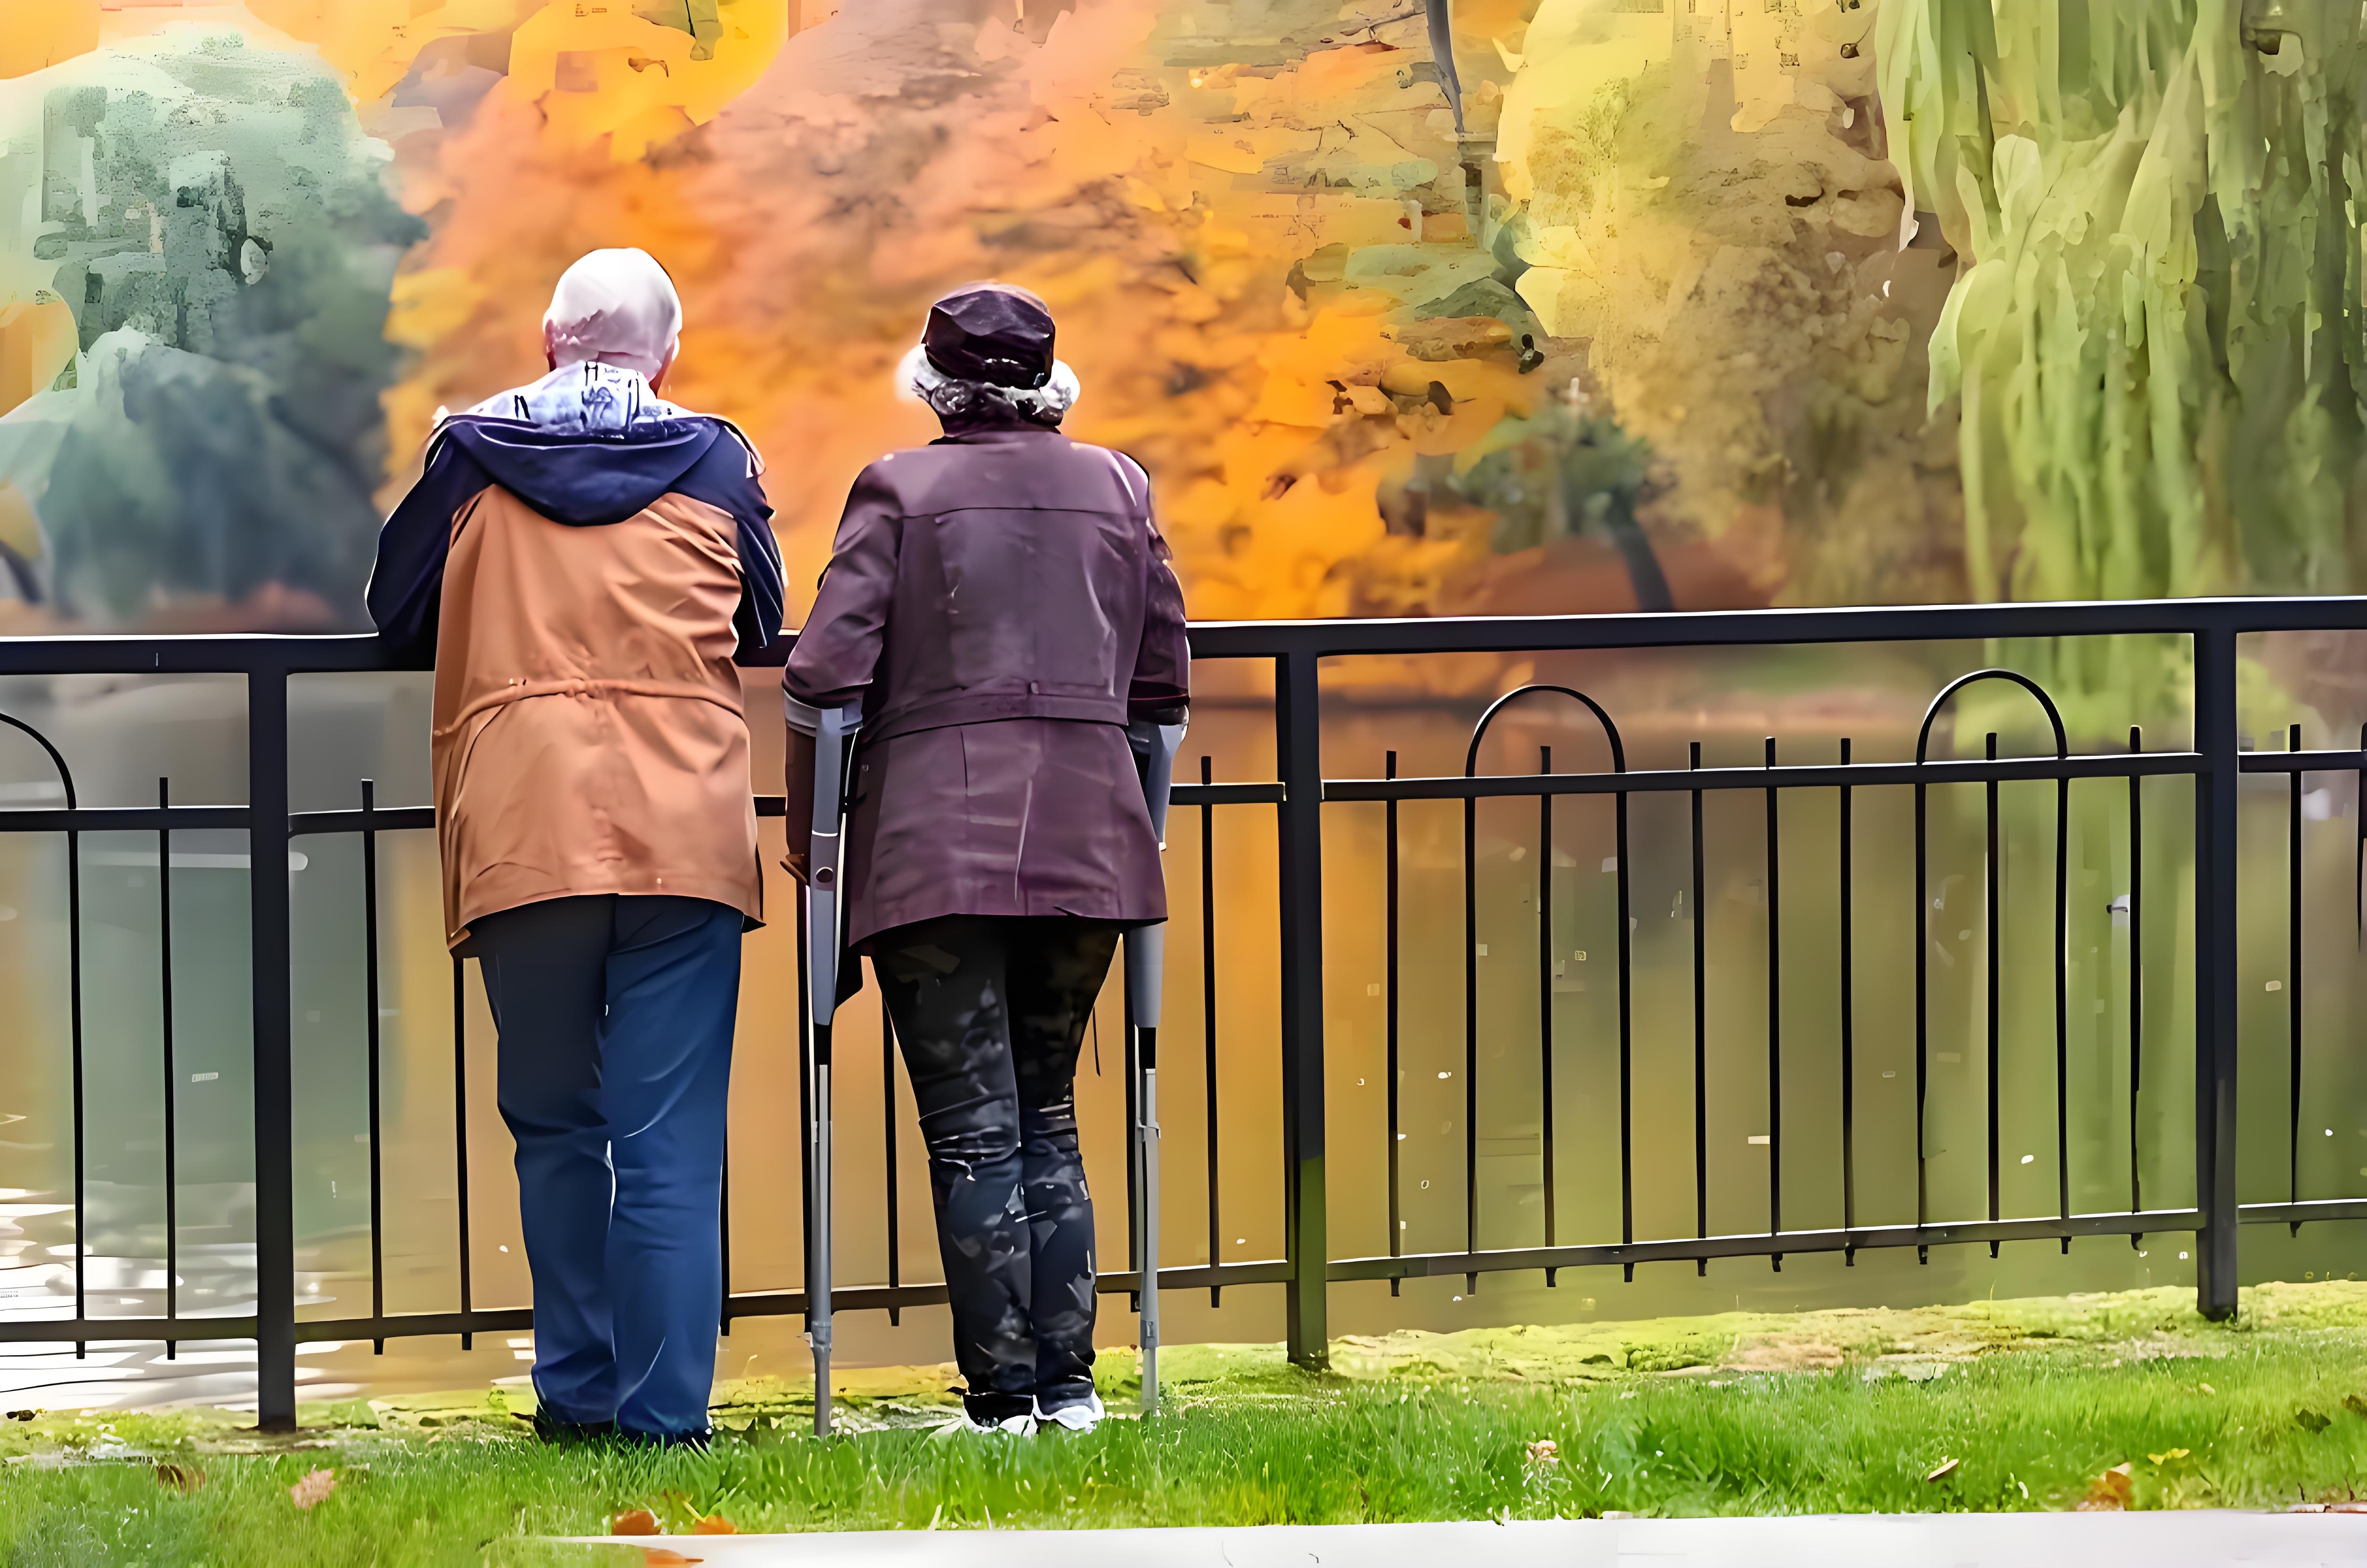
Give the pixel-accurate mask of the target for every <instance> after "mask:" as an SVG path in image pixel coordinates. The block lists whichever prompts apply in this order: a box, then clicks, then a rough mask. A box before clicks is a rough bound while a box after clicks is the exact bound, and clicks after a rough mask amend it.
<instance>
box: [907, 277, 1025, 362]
mask: <svg viewBox="0 0 2367 1568" xmlns="http://www.w3.org/2000/svg"><path fill="white" fill-rule="evenodd" d="M921 347H923V349H925V350H926V351H927V353H928V356H929V363H930V364H932V365H934V366H935V367H936V368H937V369H940V370H942V371H944V372H945V373H946V375H948V376H951V377H953V378H955V379H956V380H957V381H987V382H991V383H992V384H993V385H995V386H998V387H1026V388H1035V387H1040V386H1042V385H1043V384H1044V383H1045V382H1047V381H1050V380H1051V379H1052V312H1051V311H1050V310H1049V309H1048V307H1047V306H1046V305H1045V303H1044V301H1041V300H1039V299H1037V298H1036V296H1035V295H1033V294H1031V293H1029V292H1028V291H1027V290H1025V289H1015V288H1014V287H1012V286H1011V285H1010V284H1008V283H972V284H969V285H967V286H966V287H964V288H960V289H957V290H954V291H953V292H952V293H950V294H948V295H946V297H945V298H944V299H942V300H939V301H937V302H936V303H935V304H934V305H932V306H930V307H929V324H928V327H927V329H926V330H925V331H923V333H922V334H921Z"/></svg>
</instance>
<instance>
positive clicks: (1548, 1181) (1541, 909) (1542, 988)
mask: <svg viewBox="0 0 2367 1568" xmlns="http://www.w3.org/2000/svg"><path fill="white" fill-rule="evenodd" d="M1537 772H1538V773H1540V774H1543V775H1550V774H1551V773H1552V772H1553V747H1551V746H1539V747H1538V748H1537ZM1553 803H1554V798H1553V796H1552V795H1551V794H1549V793H1545V792H1542V791H1541V792H1539V794H1538V796H1537V1068H1538V1074H1539V1082H1538V1102H1539V1108H1540V1109H1541V1110H1542V1111H1543V1113H1544V1123H1543V1132H1544V1136H1543V1138H1542V1139H1541V1140H1540V1143H1539V1153H1540V1154H1541V1156H1542V1160H1541V1164H1542V1169H1543V1171H1544V1174H1545V1201H1546V1245H1547V1246H1552V1245H1553V1244H1554V1243H1555V1235H1556V1230H1555V1225H1554V1061H1553V1057H1554V1028H1553V1005H1554V1003H1553V999H1554V988H1553V952H1554V947H1553ZM1619 1097H1620V1107H1619V1114H1620V1120H1621V1124H1622V1126H1623V1128H1624V1126H1625V1121H1626V1115H1627V1107H1626V1098H1627V1096H1626V1092H1625V1062H1622V1063H1621V1092H1620V1096H1619ZM1621 1144H1622V1147H1623V1148H1624V1147H1625V1135H1624V1132H1623V1135H1622V1138H1621ZM1559 1273H1560V1270H1558V1269H1554V1268H1548V1269H1546V1288H1547V1289H1548V1290H1550V1289H1552V1287H1553V1285H1554V1282H1555V1277H1556V1276H1557V1274H1559Z"/></svg>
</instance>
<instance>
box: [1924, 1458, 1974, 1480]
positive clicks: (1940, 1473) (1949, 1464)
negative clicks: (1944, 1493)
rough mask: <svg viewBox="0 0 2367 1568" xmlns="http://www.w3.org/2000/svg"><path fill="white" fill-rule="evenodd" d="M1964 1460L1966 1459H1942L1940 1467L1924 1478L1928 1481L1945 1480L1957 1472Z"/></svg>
mask: <svg viewBox="0 0 2367 1568" xmlns="http://www.w3.org/2000/svg"><path fill="white" fill-rule="evenodd" d="M1964 1462H1965V1461H1964V1460H1941V1461H1940V1468H1939V1469H1937V1470H1935V1471H1932V1472H1931V1474H1929V1475H1927V1476H1925V1477H1924V1478H1923V1479H1924V1480H1926V1481H1945V1480H1947V1479H1948V1477H1950V1476H1952V1475H1954V1474H1955V1473H1956V1467H1957V1466H1958V1465H1960V1464H1962V1463H1964Z"/></svg>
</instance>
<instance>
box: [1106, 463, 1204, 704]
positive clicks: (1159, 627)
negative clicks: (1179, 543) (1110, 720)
mask: <svg viewBox="0 0 2367 1568" xmlns="http://www.w3.org/2000/svg"><path fill="white" fill-rule="evenodd" d="M1118 461H1119V463H1120V464H1121V465H1122V466H1123V467H1124V468H1125V469H1126V470H1127V471H1128V472H1127V479H1128V480H1129V481H1130V482H1132V483H1130V484H1129V485H1128V489H1129V491H1130V493H1132V494H1137V495H1138V496H1140V497H1141V516H1142V528H1143V531H1144V532H1145V533H1146V534H1148V535H1149V536H1150V550H1149V551H1147V552H1146V553H1145V556H1144V562H1143V566H1144V571H1145V572H1146V574H1148V581H1147V582H1146V584H1145V585H1144V586H1145V592H1144V595H1143V613H1142V645H1141V647H1140V648H1138V650H1137V651H1136V653H1135V656H1134V680H1133V683H1132V684H1131V685H1130V686H1128V687H1127V694H1126V706H1127V714H1128V716H1129V717H1132V718H1136V719H1154V720H1157V721H1159V722H1162V723H1164V722H1172V721H1173V720H1174V719H1175V718H1176V717H1179V716H1180V715H1181V711H1182V710H1183V706H1184V705H1185V704H1186V703H1187V702H1189V701H1190V700H1191V697H1192V650H1191V646H1190V644H1189V642H1187V641H1186V639H1185V636H1184V630H1183V585H1182V584H1181V583H1179V582H1177V581H1176V578H1175V568H1174V566H1173V564H1172V562H1173V560H1174V551H1171V550H1169V549H1168V548H1167V540H1166V539H1165V538H1164V537H1163V536H1162V535H1161V533H1160V531H1159V524H1158V523H1157V522H1156V521H1154V520H1153V519H1152V517H1151V515H1150V475H1149V474H1147V473H1145V472H1143V471H1142V469H1141V467H1140V465H1138V463H1136V462H1135V461H1134V460H1133V459H1131V458H1127V457H1121V458H1119V459H1118Z"/></svg>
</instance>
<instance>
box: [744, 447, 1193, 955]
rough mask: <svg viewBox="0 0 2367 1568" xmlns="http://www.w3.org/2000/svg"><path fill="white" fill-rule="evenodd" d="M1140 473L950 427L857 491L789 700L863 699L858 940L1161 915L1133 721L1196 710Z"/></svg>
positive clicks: (850, 937)
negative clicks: (972, 921)
mask: <svg viewBox="0 0 2367 1568" xmlns="http://www.w3.org/2000/svg"><path fill="white" fill-rule="evenodd" d="M1168 558H1169V557H1168V549H1167V542H1166V540H1162V539H1161V538H1160V535H1159V529H1158V528H1157V527H1156V526H1155V525H1154V524H1153V523H1152V522H1151V518H1150V480H1149V478H1148V477H1147V476H1146V475H1145V474H1144V473H1143V472H1142V470H1141V468H1140V467H1138V465H1137V464H1136V463H1135V462H1134V461H1133V460H1131V459H1129V458H1125V457H1121V456H1119V455H1118V454H1117V453H1116V452H1112V451H1108V450H1105V449H1103V448H1100V447H1090V446H1087V445H1085V444H1084V443H1082V442H1080V441H1072V440H1070V439H1069V437H1066V436H1063V435H1061V434H1060V433H1059V431H1057V430H1047V429H1041V428H1038V427H1036V426H1031V425H1024V424H991V425H972V426H955V427H953V428H951V429H949V431H948V433H947V435H946V437H944V438H943V439H942V440H938V441H934V442H932V443H930V444H929V445H928V446H926V447H920V448H915V449H912V450H910V451H901V452H892V453H890V454H889V455H888V456H887V457H884V458H882V459H880V460H878V462H876V463H873V464H872V465H871V466H870V467H869V468H867V469H866V470H864V471H863V474H862V477H861V478H859V479H857V480H856V481H855V490H854V493H853V494H850V495H849V496H848V497H847V503H846V515H845V517H844V519H843V520H842V521H841V522H840V524H839V528H838V539H837V540H836V542H835V544H834V545H833V546H832V554H831V562H830V566H829V568H828V569H827V570H826V571H825V572H824V573H823V574H822V580H821V594H820V596H819V597H817V598H816V599H815V601H814V608H813V614H812V615H811V617H810V618H809V619H808V620H807V622H806V626H805V630H804V631H802V632H800V633H799V634H798V642H797V647H796V649H795V650H794V651H793V652H792V653H790V655H789V663H788V670H787V676H786V679H785V682H784V684H785V686H786V687H787V691H788V693H789V695H790V696H791V697H792V698H795V699H798V701H801V702H805V703H809V704H811V705H812V706H814V707H818V708H820V707H835V706H840V705H843V704H845V703H848V702H852V701H855V699H858V698H859V699H861V700H862V703H863V731H862V735H861V739H860V742H859V745H858V749H857V750H856V753H855V774H854V788H853V797H854V799H853V811H852V812H851V815H850V820H849V823H848V826H847V839H846V853H845V869H844V887H845V889H846V898H847V914H846V921H847V924H846V935H847V941H848V944H849V946H851V947H859V946H860V945H861V944H864V943H865V942H866V941H867V940H868V939H869V938H870V937H874V936H876V935H878V933H880V932H882V931H886V930H889V929H891V928H893V927H895V926H909V925H911V924H912V923H913V922H915V921H921V920H932V919H935V918H937V917H938V916H941V915H1071V916H1076V917H1080V918H1083V919H1089V920H1105V921H1113V922H1119V923H1124V924H1128V925H1139V924H1143V923H1147V922H1150V921H1157V920H1163V919H1165V918H1166V917H1167V890H1166V884H1165V881H1164V880H1163V878H1162V876H1161V870H1160V864H1159V845H1158V843H1157V841H1156V839H1155V838H1154V837H1153V836H1152V835H1151V831H1150V816H1149V814H1148V812H1146V811H1145V809H1144V806H1143V801H1142V786H1141V784H1140V783H1139V781H1138V778H1137V776H1136V773H1135V767H1134V759H1133V756H1132V754H1131V753H1130V752H1129V751H1128V750H1127V744H1126V724H1127V721H1128V719H1129V718H1131V717H1139V716H1146V715H1150V714H1154V713H1165V712H1170V711H1172V710H1175V709H1177V708H1179V707H1180V706H1181V705H1182V704H1183V702H1184V700H1185V699H1186V697H1187V695H1188V690H1189V654H1188V652H1187V650H1186V648H1185V644H1184V635H1183V589H1182V588H1181V587H1180V586H1179V585H1177V583H1176V581H1175V574H1174V573H1173V572H1172V570H1171V569H1170V568H1169V566H1168V564H1167V562H1168Z"/></svg>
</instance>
